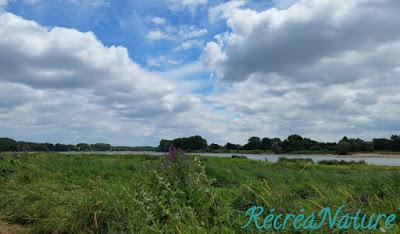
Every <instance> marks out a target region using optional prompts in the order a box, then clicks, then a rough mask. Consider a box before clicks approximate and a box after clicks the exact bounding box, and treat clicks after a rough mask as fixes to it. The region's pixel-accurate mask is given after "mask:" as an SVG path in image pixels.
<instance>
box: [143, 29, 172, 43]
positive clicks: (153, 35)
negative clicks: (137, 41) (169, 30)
mask: <svg viewBox="0 0 400 234" xmlns="http://www.w3.org/2000/svg"><path fill="white" fill-rule="evenodd" d="M146 39H148V40H150V41H159V40H163V39H168V35H167V34H165V33H164V32H162V31H161V30H160V29H156V30H152V31H150V32H148V33H147V35H146Z"/></svg>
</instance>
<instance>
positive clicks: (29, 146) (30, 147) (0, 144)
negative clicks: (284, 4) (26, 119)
mask: <svg viewBox="0 0 400 234" xmlns="http://www.w3.org/2000/svg"><path fill="white" fill-rule="evenodd" d="M156 150H158V148H157V147H151V146H136V147H134V146H112V145H110V144H106V143H96V144H86V143H78V144H76V145H72V144H69V145H65V144H60V143H57V144H51V143H33V142H25V141H15V140H13V139H10V138H0V152H15V151H17V152H21V151H22V152H24V151H25V152H50V151H54V152H67V151H156Z"/></svg>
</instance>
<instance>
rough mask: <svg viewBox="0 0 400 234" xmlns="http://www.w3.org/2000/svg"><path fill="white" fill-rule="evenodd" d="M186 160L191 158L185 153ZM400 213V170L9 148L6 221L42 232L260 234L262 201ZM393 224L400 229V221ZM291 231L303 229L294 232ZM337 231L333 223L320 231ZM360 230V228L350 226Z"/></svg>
mask: <svg viewBox="0 0 400 234" xmlns="http://www.w3.org/2000/svg"><path fill="white" fill-rule="evenodd" d="M183 157H187V156H183ZM342 204H347V206H348V207H347V208H346V211H349V213H355V211H356V210H357V209H360V208H361V209H362V210H363V212H365V213H369V212H377V211H381V212H385V213H396V214H397V217H399V216H400V168H399V167H382V166H372V165H364V164H350V165H340V164H339V165H317V164H313V163H312V162H309V161H286V160H282V161H280V162H277V163H274V164H272V163H269V162H264V161H252V160H247V159H231V158H218V157H208V158H206V157H198V158H197V160H195V157H193V156H190V157H188V158H186V159H185V160H181V161H178V162H177V163H168V162H167V161H165V160H164V159H160V158H158V157H152V156H145V155H128V156H126V155H124V156H122V155H115V156H109V155H60V154H55V153H35V154H21V155H17V154H13V155H11V154H8V155H7V154H3V155H0V219H1V220H5V221H8V222H11V223H16V224H22V225H26V226H27V227H28V228H29V230H30V231H31V232H33V233H242V232H249V233H252V232H254V233H256V232H258V230H257V229H255V228H253V229H246V230H245V229H242V228H241V226H242V225H244V224H245V223H246V221H247V218H246V216H245V211H246V210H247V209H248V208H250V207H251V206H253V205H261V206H264V207H266V208H267V209H269V208H272V207H273V208H275V210H277V211H280V212H289V211H298V210H300V209H301V208H305V209H306V213H307V212H310V211H311V210H316V211H318V210H319V209H320V208H322V207H327V206H330V207H332V208H335V207H339V206H340V205H342ZM395 223H396V224H395V227H394V228H393V229H392V230H391V231H389V233H390V232H392V233H400V220H399V218H397V220H396V221H395ZM288 228H289V229H286V230H285V233H294V230H291V229H290V227H288ZM319 232H321V233H327V232H330V230H328V228H327V227H324V229H322V230H318V231H317V232H316V231H314V232H313V233H319ZM350 232H352V231H350Z"/></svg>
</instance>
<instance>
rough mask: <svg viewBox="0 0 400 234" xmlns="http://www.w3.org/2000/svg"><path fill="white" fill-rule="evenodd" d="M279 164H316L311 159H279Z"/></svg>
mask: <svg viewBox="0 0 400 234" xmlns="http://www.w3.org/2000/svg"><path fill="white" fill-rule="evenodd" d="M278 162H293V163H311V164H312V163H314V161H313V160H312V159H311V158H286V157H279V159H278Z"/></svg>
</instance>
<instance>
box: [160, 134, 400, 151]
mask: <svg viewBox="0 0 400 234" xmlns="http://www.w3.org/2000/svg"><path fill="white" fill-rule="evenodd" d="M170 145H174V146H176V147H178V148H181V149H183V150H186V151H191V152H214V153H242V154H245V153H249V154H260V153H276V154H280V153H286V154H287V153H290V154H342V155H345V154H349V153H355V152H376V151H388V152H389V151H391V152H395V151H400V135H393V136H392V137H391V138H390V139H385V138H379V139H373V140H372V141H364V140H361V139H359V138H356V139H352V138H347V137H343V138H342V139H341V140H340V141H339V142H338V143H336V142H327V143H326V142H318V141H314V140H311V139H309V138H304V137H302V136H300V135H296V134H294V135H290V136H288V138H287V139H284V140H283V141H282V140H281V139H279V138H268V137H264V138H262V139H261V138H260V137H256V136H253V137H250V138H249V139H248V141H247V143H246V144H244V145H239V144H232V143H230V142H228V143H226V144H225V145H224V146H220V145H218V144H215V143H211V144H210V145H207V141H206V140H205V139H203V138H202V137H201V136H193V137H188V138H176V139H173V140H165V139H163V140H161V141H160V145H159V146H158V148H159V150H160V151H163V152H166V151H168V147H169V146H170Z"/></svg>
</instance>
